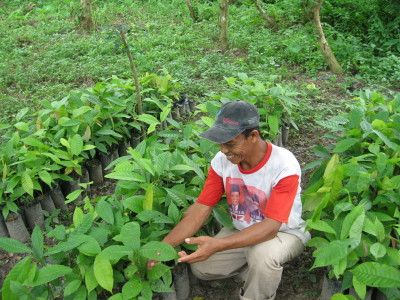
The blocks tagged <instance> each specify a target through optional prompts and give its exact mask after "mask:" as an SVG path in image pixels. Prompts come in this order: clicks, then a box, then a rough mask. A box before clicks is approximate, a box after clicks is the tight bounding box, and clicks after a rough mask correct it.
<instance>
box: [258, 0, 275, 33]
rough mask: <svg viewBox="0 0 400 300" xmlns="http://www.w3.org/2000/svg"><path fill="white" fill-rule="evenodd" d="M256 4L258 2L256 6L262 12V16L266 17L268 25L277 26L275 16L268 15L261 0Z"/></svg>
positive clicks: (270, 26)
mask: <svg viewBox="0 0 400 300" xmlns="http://www.w3.org/2000/svg"><path fill="white" fill-rule="evenodd" d="M255 4H256V7H257V9H258V11H259V12H260V14H261V15H262V17H263V18H264V20H265V21H267V23H268V27H269V28H276V23H275V20H274V19H273V18H271V17H270V16H268V14H267V13H266V11H265V10H264V8H263V7H262V5H261V2H260V0H256V2H255Z"/></svg>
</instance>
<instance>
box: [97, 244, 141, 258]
mask: <svg viewBox="0 0 400 300" xmlns="http://www.w3.org/2000/svg"><path fill="white" fill-rule="evenodd" d="M132 253H133V249H131V248H130V247H127V246H121V245H112V246H108V247H107V248H105V249H104V250H103V251H102V252H101V254H100V256H101V258H102V259H106V260H113V261H114V260H117V261H118V260H120V259H121V258H122V257H124V256H128V255H130V254H132Z"/></svg>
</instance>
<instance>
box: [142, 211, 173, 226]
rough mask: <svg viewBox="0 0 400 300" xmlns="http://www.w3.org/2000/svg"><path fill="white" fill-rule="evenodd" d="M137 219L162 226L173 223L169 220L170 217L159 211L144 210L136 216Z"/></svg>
mask: <svg viewBox="0 0 400 300" xmlns="http://www.w3.org/2000/svg"><path fill="white" fill-rule="evenodd" d="M136 218H137V219H139V220H141V221H143V222H149V221H152V222H153V223H160V224H164V223H165V224H171V223H173V221H172V220H171V218H169V217H168V216H166V215H164V214H163V213H161V212H159V211H157V210H143V211H142V212H140V213H138V214H137V215H136Z"/></svg>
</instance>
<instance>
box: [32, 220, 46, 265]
mask: <svg viewBox="0 0 400 300" xmlns="http://www.w3.org/2000/svg"><path fill="white" fill-rule="evenodd" d="M31 240H32V248H33V255H34V256H35V258H36V259H37V260H39V261H40V260H41V259H42V258H43V245H44V238H43V232H42V230H41V229H40V227H39V226H35V228H34V229H33V231H32V236H31Z"/></svg>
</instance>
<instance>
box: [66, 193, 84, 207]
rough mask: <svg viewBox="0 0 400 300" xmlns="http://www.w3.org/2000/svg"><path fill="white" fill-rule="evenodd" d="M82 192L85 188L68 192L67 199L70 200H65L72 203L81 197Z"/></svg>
mask: <svg viewBox="0 0 400 300" xmlns="http://www.w3.org/2000/svg"><path fill="white" fill-rule="evenodd" d="M82 193H83V190H76V191H73V192H72V193H70V194H68V195H67V199H68V200H66V201H65V204H69V203H71V202H72V201H75V200H76V199H78V198H79V196H80V195H81V194H82Z"/></svg>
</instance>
